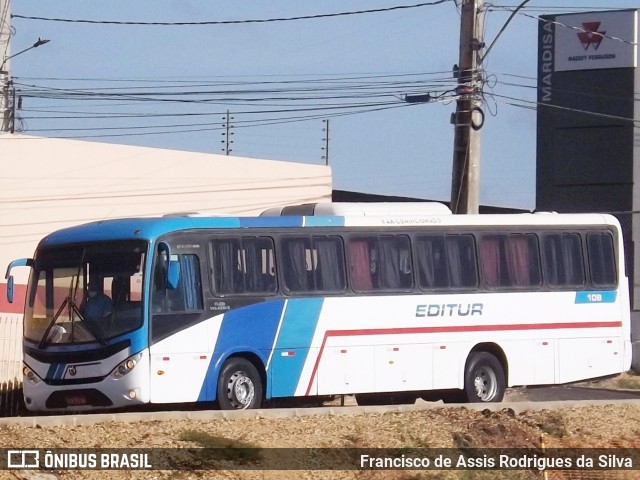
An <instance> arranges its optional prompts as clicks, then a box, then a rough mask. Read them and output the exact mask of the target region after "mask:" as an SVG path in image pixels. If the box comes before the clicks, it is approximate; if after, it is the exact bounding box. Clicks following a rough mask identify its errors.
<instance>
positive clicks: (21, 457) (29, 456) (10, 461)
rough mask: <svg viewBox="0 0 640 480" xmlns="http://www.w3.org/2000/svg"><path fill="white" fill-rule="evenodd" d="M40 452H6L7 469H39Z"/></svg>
mask: <svg viewBox="0 0 640 480" xmlns="http://www.w3.org/2000/svg"><path fill="white" fill-rule="evenodd" d="M39 467H40V452H39V451H38V450H9V451H8V452H7V468H21V469H22V468H39Z"/></svg>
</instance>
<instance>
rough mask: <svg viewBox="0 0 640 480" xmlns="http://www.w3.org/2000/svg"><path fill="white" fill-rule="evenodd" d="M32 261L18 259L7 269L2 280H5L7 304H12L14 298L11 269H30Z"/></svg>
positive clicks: (29, 259)
mask: <svg viewBox="0 0 640 480" xmlns="http://www.w3.org/2000/svg"><path fill="white" fill-rule="evenodd" d="M32 266H33V260H32V259H31V258H19V259H18V260H14V261H13V262H11V263H10V264H9V266H8V267H7V273H6V274H5V276H4V278H5V279H6V280H7V301H8V302H9V303H13V296H14V280H13V275H11V269H12V268H13V267H32Z"/></svg>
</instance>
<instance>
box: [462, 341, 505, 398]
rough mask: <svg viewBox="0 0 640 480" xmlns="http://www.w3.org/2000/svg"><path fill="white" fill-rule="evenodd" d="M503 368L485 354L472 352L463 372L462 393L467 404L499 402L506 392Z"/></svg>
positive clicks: (494, 359)
mask: <svg viewBox="0 0 640 480" xmlns="http://www.w3.org/2000/svg"><path fill="white" fill-rule="evenodd" d="M506 388H507V387H506V381H505V375H504V368H503V367H502V364H501V363H500V361H499V360H498V359H497V358H496V357H494V356H493V355H491V354H490V353H487V352H472V353H471V354H470V355H469V358H468V359H467V364H466V366H465V370H464V393H465V395H466V397H467V401H468V402H469V403H481V402H501V401H502V399H503V398H504V393H505V390H506Z"/></svg>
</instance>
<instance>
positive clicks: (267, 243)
mask: <svg viewBox="0 0 640 480" xmlns="http://www.w3.org/2000/svg"><path fill="white" fill-rule="evenodd" d="M209 266H210V269H211V275H212V284H213V289H214V292H215V293H216V294H218V295H228V294H245V293H249V294H251V293H253V294H255V293H260V294H264V293H273V292H275V291H276V288H277V283H276V269H275V261H274V253H273V240H272V239H271V238H270V237H253V236H245V237H241V238H231V239H228V238H223V239H215V240H212V241H211V243H210V244H209Z"/></svg>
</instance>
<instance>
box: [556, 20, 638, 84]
mask: <svg viewBox="0 0 640 480" xmlns="http://www.w3.org/2000/svg"><path fill="white" fill-rule="evenodd" d="M554 20H555V22H556V23H555V24H554V27H555V28H554V30H555V38H554V40H555V41H554V43H555V52H554V53H555V54H554V70H555V71H556V72H562V71H568V70H594V69H600V68H634V67H636V66H637V63H638V46H637V43H638V11H637V10H620V11H615V12H613V11H611V12H593V13H580V14H568V15H558V16H556V17H555V19H554Z"/></svg>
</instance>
